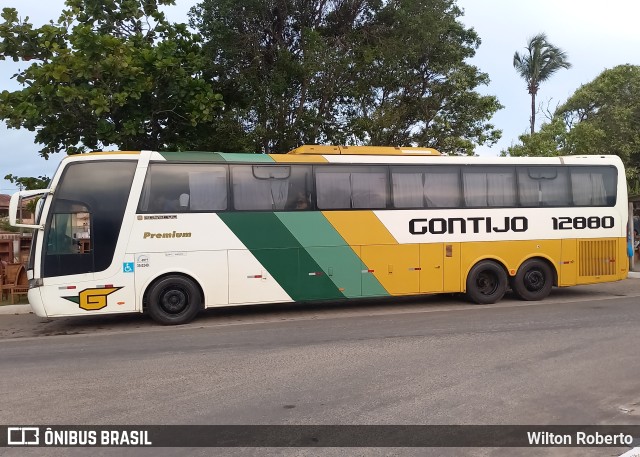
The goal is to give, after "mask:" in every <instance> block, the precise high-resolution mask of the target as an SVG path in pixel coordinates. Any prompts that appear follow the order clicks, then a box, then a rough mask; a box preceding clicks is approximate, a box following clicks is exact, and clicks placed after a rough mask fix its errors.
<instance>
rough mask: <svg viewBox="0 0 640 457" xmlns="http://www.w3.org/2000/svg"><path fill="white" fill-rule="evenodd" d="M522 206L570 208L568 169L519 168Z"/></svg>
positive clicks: (519, 188) (519, 194)
mask: <svg viewBox="0 0 640 457" xmlns="http://www.w3.org/2000/svg"><path fill="white" fill-rule="evenodd" d="M518 197H519V198H520V205H521V206H568V205H569V172H568V170H567V167H518Z"/></svg>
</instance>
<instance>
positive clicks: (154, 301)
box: [147, 275, 202, 325]
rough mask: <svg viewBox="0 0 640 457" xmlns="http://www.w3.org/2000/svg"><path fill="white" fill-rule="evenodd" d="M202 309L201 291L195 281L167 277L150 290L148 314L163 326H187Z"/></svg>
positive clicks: (178, 277) (173, 276)
mask: <svg viewBox="0 0 640 457" xmlns="http://www.w3.org/2000/svg"><path fill="white" fill-rule="evenodd" d="M201 309H202V297H201V294H200V289H199V288H198V286H197V284H196V283H195V282H194V281H193V280H191V279H189V278H186V277H184V276H178V275H171V276H165V277H164V278H161V279H159V280H158V281H156V282H155V283H153V285H152V286H151V288H150V289H149V293H148V305H147V312H148V313H149V316H151V318H152V319H153V320H155V321H156V322H159V323H161V324H164V325H179V324H186V323H187V322H190V321H192V320H193V318H195V317H196V315H197V314H198V313H199V312H200V310H201Z"/></svg>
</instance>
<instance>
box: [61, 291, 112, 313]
mask: <svg viewBox="0 0 640 457" xmlns="http://www.w3.org/2000/svg"><path fill="white" fill-rule="evenodd" d="M120 289H122V287H99V288H93V289H84V290H83V291H81V292H80V293H79V294H78V296H77V297H62V298H65V299H67V300H69V301H72V302H74V303H77V304H78V305H79V306H80V308H82V309H84V310H87V311H98V310H99V309H102V308H105V307H106V306H107V295H111V294H112V293H114V292H115V291H116V290H120Z"/></svg>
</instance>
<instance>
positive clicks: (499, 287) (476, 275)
mask: <svg viewBox="0 0 640 457" xmlns="http://www.w3.org/2000/svg"><path fill="white" fill-rule="evenodd" d="M506 290H507V273H506V272H505V271H504V268H502V266H500V265H498V264H497V263H495V262H492V261H490V260H483V261H482V262H478V263H477V264H475V265H474V266H473V268H472V269H471V271H470V272H469V276H467V296H468V297H469V299H470V300H471V301H473V302H475V303H478V304H481V305H487V304H490V303H495V302H497V301H498V300H500V299H501V298H502V297H503V296H504V293H505V291H506Z"/></svg>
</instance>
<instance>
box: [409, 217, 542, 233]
mask: <svg viewBox="0 0 640 457" xmlns="http://www.w3.org/2000/svg"><path fill="white" fill-rule="evenodd" d="M528 228H529V220H528V219H527V218H526V217H522V216H520V217H504V218H493V219H492V218H491V217H466V218H463V217H449V218H446V219H445V218H442V217H434V218H432V219H411V221H409V233H411V234H412V235H424V234H426V233H431V234H434V235H441V234H443V233H450V234H451V233H467V231H468V232H470V233H491V232H495V233H501V232H509V231H511V232H526V231H527V229H528Z"/></svg>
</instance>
